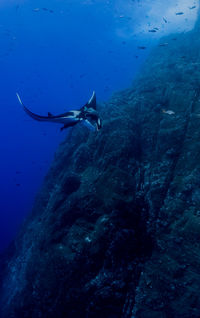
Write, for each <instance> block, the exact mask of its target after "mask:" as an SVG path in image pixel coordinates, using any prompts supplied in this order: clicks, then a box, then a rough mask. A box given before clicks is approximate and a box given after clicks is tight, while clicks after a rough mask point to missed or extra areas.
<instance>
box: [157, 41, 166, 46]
mask: <svg viewBox="0 0 200 318" xmlns="http://www.w3.org/2000/svg"><path fill="white" fill-rule="evenodd" d="M167 45H168V43H167V42H165V43H160V44H159V46H167Z"/></svg>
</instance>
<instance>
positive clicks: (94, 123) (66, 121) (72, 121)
mask: <svg viewBox="0 0 200 318" xmlns="http://www.w3.org/2000/svg"><path fill="white" fill-rule="evenodd" d="M16 95H17V98H18V100H19V102H20V104H21V105H22V106H23V109H24V111H25V112H26V113H27V114H28V115H29V116H30V117H31V118H33V119H35V120H38V121H46V122H53V123H59V124H63V126H62V127H61V128H60V130H61V131H62V130H63V129H65V128H68V127H72V126H75V125H77V124H78V123H81V122H82V123H83V124H84V125H86V126H87V127H88V128H89V129H91V130H99V129H100V128H101V127H102V123H101V119H100V117H99V115H98V113H97V111H96V94H95V92H93V94H92V97H91V98H90V100H89V101H88V102H87V103H86V104H85V105H84V106H83V107H81V108H80V109H79V110H70V111H68V112H66V113H63V114H60V115H52V114H51V113H48V116H41V115H37V114H35V113H32V112H31V111H30V110H29V109H28V108H27V107H26V106H25V105H24V104H23V103H22V100H21V98H20V96H19V94H18V93H16Z"/></svg>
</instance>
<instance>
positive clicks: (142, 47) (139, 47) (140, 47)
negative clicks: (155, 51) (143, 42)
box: [138, 46, 146, 50]
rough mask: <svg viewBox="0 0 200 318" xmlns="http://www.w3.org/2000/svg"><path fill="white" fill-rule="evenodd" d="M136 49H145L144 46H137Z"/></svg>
mask: <svg viewBox="0 0 200 318" xmlns="http://www.w3.org/2000/svg"><path fill="white" fill-rule="evenodd" d="M138 49H139V50H145V49H146V46H138Z"/></svg>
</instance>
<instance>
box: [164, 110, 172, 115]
mask: <svg viewBox="0 0 200 318" xmlns="http://www.w3.org/2000/svg"><path fill="white" fill-rule="evenodd" d="M162 112H163V113H164V114H168V115H175V112H173V110H165V109H163V110H162Z"/></svg>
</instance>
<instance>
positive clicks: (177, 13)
mask: <svg viewBox="0 0 200 318" xmlns="http://www.w3.org/2000/svg"><path fill="white" fill-rule="evenodd" d="M182 14H184V13H183V12H176V15H182Z"/></svg>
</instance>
